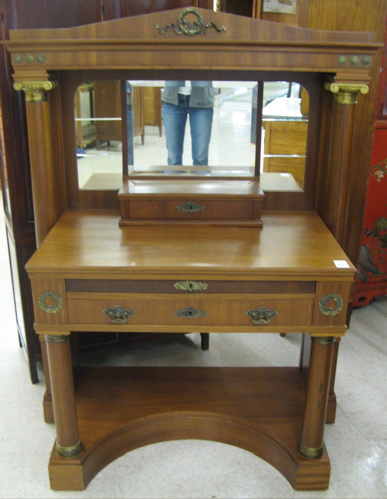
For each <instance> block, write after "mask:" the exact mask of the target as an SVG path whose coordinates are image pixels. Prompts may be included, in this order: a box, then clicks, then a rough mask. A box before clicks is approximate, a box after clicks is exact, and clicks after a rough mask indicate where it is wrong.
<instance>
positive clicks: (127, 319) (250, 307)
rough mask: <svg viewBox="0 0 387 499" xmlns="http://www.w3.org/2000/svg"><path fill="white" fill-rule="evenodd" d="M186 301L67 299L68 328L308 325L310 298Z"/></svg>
mask: <svg viewBox="0 0 387 499" xmlns="http://www.w3.org/2000/svg"><path fill="white" fill-rule="evenodd" d="M245 296H246V297H243V298H241V296H240V295H239V297H238V298H235V297H232V296H230V295H212V296H210V297H209V296H201V297H197V296H189V297H184V298H180V297H179V298H177V297H176V296H173V295H172V296H171V295H157V294H155V295H147V296H146V299H144V295H138V294H136V295H127V294H115V295H110V296H106V295H103V296H101V295H99V294H98V293H96V294H94V295H93V294H92V293H86V294H83V293H69V294H68V316H69V322H70V323H71V324H123V325H143V326H145V325H149V326H151V325H171V326H179V325H201V326H229V327H232V326H254V325H256V326H257V327H260V326H267V325H270V326H285V325H287V326H290V325H293V326H298V325H300V326H301V325H302V326H307V325H310V324H311V323H312V314H313V298H312V297H311V296H310V295H309V296H305V295H304V296H302V295H298V296H296V295H294V296H292V297H291V296H289V295H287V296H286V297H270V298H269V299H268V298H266V297H260V296H257V295H255V296H252V295H245Z"/></svg>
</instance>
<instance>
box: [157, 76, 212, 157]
mask: <svg viewBox="0 0 387 499" xmlns="http://www.w3.org/2000/svg"><path fill="white" fill-rule="evenodd" d="M162 100H163V122H164V127H165V136H166V141H167V149H168V165H182V164H183V148H184V133H185V125H186V122H187V117H188V116H189V122H190V128H191V140H192V160H193V164H194V165H208V149H209V145H210V139H211V128H212V118H213V115H214V102H215V92H214V88H213V86H212V82H211V81H192V82H191V87H187V86H185V81H166V82H165V87H164V91H163V97H162Z"/></svg>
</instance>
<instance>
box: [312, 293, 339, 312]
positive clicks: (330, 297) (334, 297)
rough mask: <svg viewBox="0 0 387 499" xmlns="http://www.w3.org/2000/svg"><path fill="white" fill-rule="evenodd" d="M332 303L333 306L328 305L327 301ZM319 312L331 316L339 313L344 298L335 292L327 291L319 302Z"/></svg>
mask: <svg viewBox="0 0 387 499" xmlns="http://www.w3.org/2000/svg"><path fill="white" fill-rule="evenodd" d="M330 302H331V303H332V302H333V303H334V307H332V306H328V304H329V303H330ZM318 307H319V309H320V312H321V313H322V314H324V315H328V316H333V315H337V314H339V313H340V312H341V311H342V310H343V307H344V300H343V299H342V298H341V296H340V295H338V294H336V293H328V294H327V295H324V296H323V297H322V298H321V300H320V303H319V306H318Z"/></svg>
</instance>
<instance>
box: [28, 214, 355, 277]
mask: <svg viewBox="0 0 387 499" xmlns="http://www.w3.org/2000/svg"><path fill="white" fill-rule="evenodd" d="M262 219H263V223H264V226H263V228H262V229H260V228H245V227H235V228H233V227H208V226H207V227H205V226H194V225H191V226H190V225H178V226H151V227H141V226H139V227H122V228H120V227H119V226H118V222H119V212H118V211H115V210H95V209H93V210H74V211H66V212H64V213H63V215H62V216H61V218H60V219H59V221H58V222H57V223H56V225H55V226H54V227H53V228H52V230H51V231H50V233H49V234H48V235H47V237H46V238H45V240H44V241H43V243H42V244H41V245H40V247H39V248H38V250H37V251H36V252H35V254H34V255H33V256H32V258H31V259H30V261H29V262H28V263H27V266H26V268H27V271H28V272H29V274H30V275H34V274H46V275H53V274H57V275H63V274H67V275H72V274H77V273H82V274H83V275H87V274H88V273H90V275H91V274H93V275H94V276H95V275H96V274H98V275H101V276H103V275H108V276H109V277H110V278H116V279H118V278H130V277H131V276H132V275H134V274H136V273H138V276H137V278H141V277H143V278H146V277H147V276H148V275H150V274H154V273H158V274H159V275H162V274H178V273H186V274H187V273H188V274H195V275H204V274H205V275H209V274H214V276H216V275H218V276H221V275H224V274H227V275H228V277H230V276H232V275H235V276H237V277H238V276H239V277H240V278H241V279H242V278H243V279H254V278H260V277H265V276H269V275H270V276H271V278H272V279H276V278H278V279H280V278H281V277H283V276H287V275H290V276H294V275H295V276H297V275H298V276H303V277H305V278H306V279H308V278H309V279H314V278H318V277H319V276H320V277H321V276H322V277H323V278H326V279H336V278H339V279H345V280H346V279H348V280H351V279H352V278H353V274H354V271H355V268H354V267H353V265H352V263H351V262H350V260H349V259H348V257H347V256H346V255H345V253H344V252H343V250H342V249H341V248H340V246H339V245H338V243H337V242H336V240H335V239H334V237H333V236H332V235H331V233H330V232H329V230H328V229H327V228H326V226H325V225H324V223H323V222H322V220H321V219H320V218H319V217H318V215H317V214H316V213H314V212H309V211H308V212H306V211H292V212H288V211H286V212H284V211H271V212H264V213H263V216H262ZM139 276H140V277H139Z"/></svg>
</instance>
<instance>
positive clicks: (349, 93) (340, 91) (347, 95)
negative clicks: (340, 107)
mask: <svg viewBox="0 0 387 499" xmlns="http://www.w3.org/2000/svg"><path fill="white" fill-rule="evenodd" d="M325 88H326V90H329V91H330V92H332V93H333V95H334V99H335V102H337V104H344V105H350V104H357V95H358V93H359V92H360V93H361V94H362V95H366V94H368V92H369V87H368V85H365V84H360V83H325Z"/></svg>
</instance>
